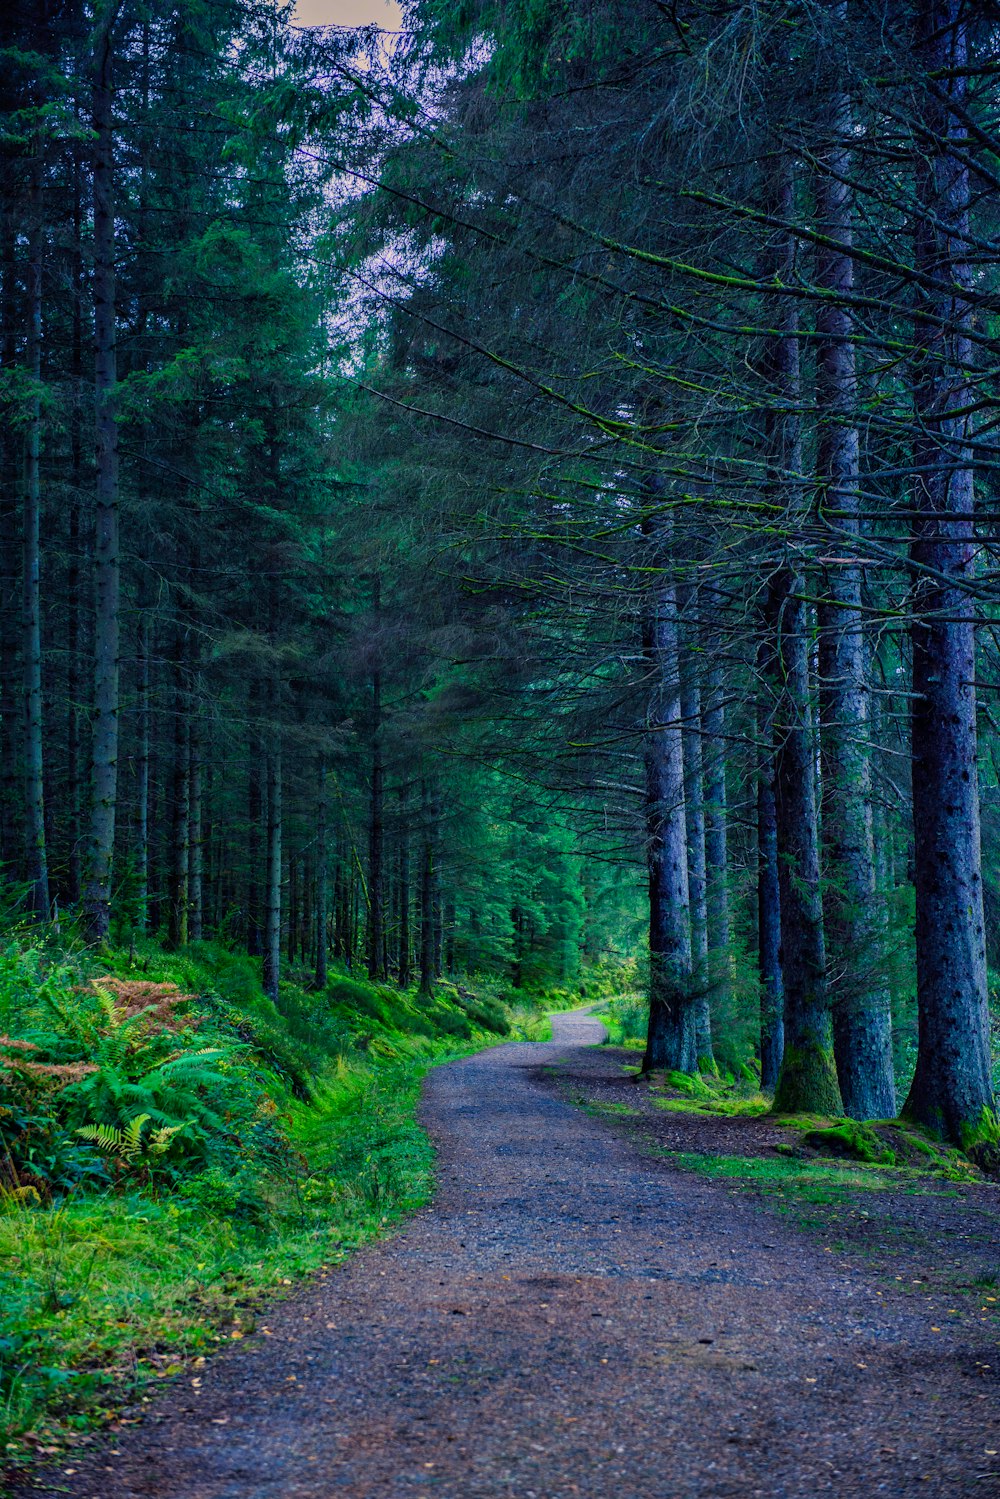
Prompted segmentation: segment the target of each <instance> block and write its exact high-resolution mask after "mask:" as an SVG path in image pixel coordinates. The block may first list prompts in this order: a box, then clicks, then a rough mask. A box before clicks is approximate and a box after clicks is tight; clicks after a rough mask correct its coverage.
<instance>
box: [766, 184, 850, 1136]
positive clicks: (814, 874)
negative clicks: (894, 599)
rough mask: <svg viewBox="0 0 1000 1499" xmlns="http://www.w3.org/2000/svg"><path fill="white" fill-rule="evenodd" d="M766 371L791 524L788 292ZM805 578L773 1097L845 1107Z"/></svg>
mask: <svg viewBox="0 0 1000 1499" xmlns="http://www.w3.org/2000/svg"><path fill="white" fill-rule="evenodd" d="M774 207H775V210H776V214H777V216H778V217H780V218H782V219H784V220H786V221H788V220H789V219H790V218H791V217H792V215H793V213H794V210H795V177H794V168H793V166H792V162H791V160H790V158H788V157H787V156H782V157H781V158H780V160H779V161H778V162H777V164H776V167H775V182H774ZM794 254H795V251H794V243H793V241H792V239H791V237H790V236H789V235H787V234H784V233H781V234H780V235H779V236H778V237H776V239H775V241H774V242H773V244H772V250H771V256H772V263H771V265H770V267H769V270H770V271H771V273H772V274H773V275H774V277H775V278H776V279H778V280H780V281H781V282H783V283H784V284H785V285H789V284H790V283H791V281H792V280H793V279H794V276H795V267H794ZM771 311H772V316H773V319H774V322H775V323H776V327H775V331H774V332H773V333H771V334H770V335H769V336H768V348H767V357H766V373H767V376H768V380H769V385H770V390H769V392H768V399H769V402H770V409H769V412H768V429H769V430H768V445H769V448H770V452H769V461H770V464H771V487H772V491H773V493H774V495H775V497H777V498H780V499H782V500H783V502H784V504H785V506H786V510H787V514H788V516H789V522H790V524H791V525H793V526H794V525H795V524H796V522H797V520H798V518H799V517H800V516H801V514H802V510H803V494H802V481H801V475H802V437H801V418H800V417H799V415H798V408H799V403H800V400H801V393H800V381H799V345H798V314H797V311H796V304H795V303H794V302H793V301H792V300H791V298H787V297H786V298H781V299H779V300H778V302H777V303H776V305H774V306H773V308H772V309H771ZM804 582H805V580H804V577H803V576H802V574H801V572H800V570H799V568H798V566H797V564H796V563H795V562H794V561H793V560H792V557H791V555H789V554H788V552H787V551H786V555H785V556H783V557H782V558H781V559H780V560H779V561H778V563H777V565H776V566H775V568H774V571H773V572H772V574H771V576H770V577H769V579H768V581H767V595H766V603H765V611H764V612H765V626H766V630H767V634H768V637H769V639H770V641H771V643H772V644H771V651H770V659H769V663H768V665H769V671H768V677H769V682H770V687H771V693H772V698H773V711H772V724H773V733H774V755H775V757H774V814H775V833H776V837H777V858H778V885H779V890H780V893H781V976H782V986H783V989H784V1000H785V1047H784V1054H783V1057H782V1063H781V1073H780V1076H779V1078H778V1085H777V1088H776V1090H775V1095H774V1106H775V1109H777V1110H779V1111H781V1112H785V1113H794V1112H800V1111H801V1112H810V1113H820V1114H823V1113H827V1114H839V1113H840V1110H841V1100H840V1090H839V1088H838V1086H837V1075H836V1071H835V1067H834V1058H833V1037H832V1027H831V1021H830V1006H829V998H828V994H827V976H826V948H825V943H824V937H823V900H822V895H821V890H820V869H819V824H818V811H817V803H816V745H815V736H814V731H813V710H812V701H811V692H810V670H809V668H810V657H811V648H812V640H811V631H810V627H809V617H808V610H807V607H806V604H805V602H804V600H803V592H804Z"/></svg>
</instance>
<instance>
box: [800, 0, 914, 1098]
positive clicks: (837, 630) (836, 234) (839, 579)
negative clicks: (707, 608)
mask: <svg viewBox="0 0 1000 1499" xmlns="http://www.w3.org/2000/svg"><path fill="white" fill-rule="evenodd" d="M832 19H833V20H834V22H835V24H838V25H839V26H840V27H842V28H843V27H846V22H847V5H846V0H841V3H840V4H838V5H836V6H835V7H834V12H833V17H832ZM825 71H826V72H827V73H828V72H829V67H828V68H827V69H826V70H825ZM838 83H839V80H829V89H828V97H827V98H826V99H824V100H823V105H824V117H823V119H822V120H821V124H820V129H821V131H822V132H823V135H824V138H823V140H822V141H821V144H820V152H819V164H818V168H817V171H816V175H815V193H816V207H817V227H818V229H819V231H820V233H821V234H822V235H823V236H824V243H823V244H822V245H821V246H820V248H819V249H818V250H817V252H816V279H817V281H818V283H819V285H820V286H822V287H823V288H824V290H825V291H827V292H828V293H830V294H831V295H830V297H829V298H828V299H826V300H823V301H821V302H820V303H819V304H818V309H817V313H816V331H817V334H818V336H819V344H818V348H817V358H816V402H817V413H818V430H817V479H818V483H819V490H820V500H821V503H822V504H823V506H824V507H825V509H826V510H828V511H829V512H831V513H832V518H831V522H830V524H831V525H832V526H833V528H834V530H835V532H836V538H837V539H836V550H837V551H838V553H840V555H839V556H837V558H836V559H835V560H834V562H833V563H831V564H829V565H828V566H827V568H826V573H825V587H824V589H823V590H822V601H821V603H820V606H819V625H820V637H819V677H820V695H819V701H820V723H821V738H822V771H823V789H822V812H823V872H824V912H823V914H824V924H825V939H826V944H827V949H828V958H829V963H830V968H831V969H832V970H833V971H834V972H835V973H836V975H837V979H836V990H835V991H834V990H833V989H831V1001H832V1012H833V1044H834V1054H835V1057H836V1063H837V1077H838V1080H839V1083H840V1091H841V1096H842V1098H843V1103H844V1108H845V1110H846V1112H847V1113H848V1114H850V1115H851V1116H852V1117H853V1118H855V1119H887V1118H891V1117H892V1116H893V1115H894V1114H895V1112H896V1091H895V1085H894V1082H893V1072H892V1020H891V1015H890V1008H889V989H888V985H887V983H886V981H885V975H884V971H883V960H884V925H885V923H884V919H883V915H882V912H881V911H880V908H879V900H878V892H877V888H876V880H875V850H874V845H873V839H872V795H871V793H872V776H871V753H870V743H869V741H870V727H871V724H870V714H869V694H868V676H867V669H866V660H865V637H864V628H863V618H864V616H863V614H862V599H861V568H860V566H859V565H858V562H857V561H856V559H855V553H856V541H857V537H858V534H859V522H858V483H859V468H860V457H859V455H860V445H859V440H858V428H857V370H856V358H855V351H854V343H853V334H854V328H853V317H852V315H851V313H850V311H849V310H848V307H847V305H845V304H846V303H847V302H848V301H849V299H850V298H851V296H852V294H853V290H854V274H853V270H854V267H853V261H852V258H851V253H852V245H853V222H852V217H853V209H852V206H851V199H850V186H849V184H850V180H851V178H852V175H853V162H852V151H851V149H850V145H849V142H850V139H851V132H852V115H851V103H850V98H849V96H848V95H846V94H845V93H843V92H841V91H840V88H839V87H838Z"/></svg>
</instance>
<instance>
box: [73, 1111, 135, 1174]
mask: <svg viewBox="0 0 1000 1499" xmlns="http://www.w3.org/2000/svg"><path fill="white" fill-rule="evenodd" d="M148 1123H149V1115H148V1114H136V1116H135V1118H134V1119H130V1120H129V1122H128V1124H126V1125H125V1128H124V1129H119V1128H118V1126H117V1125H115V1124H83V1125H81V1126H80V1128H79V1129H78V1130H77V1134H78V1135H79V1136H80V1138H81V1139H82V1140H89V1141H90V1142H91V1144H92V1145H96V1146H97V1147H98V1149H99V1150H105V1151H107V1153H108V1155H113V1156H117V1157H118V1159H119V1160H120V1161H124V1162H125V1163H126V1164H127V1165H131V1163H132V1162H133V1161H134V1160H135V1158H136V1156H137V1155H139V1154H140V1153H141V1151H142V1132H143V1129H144V1128H145V1126H146V1125H147V1124H148Z"/></svg>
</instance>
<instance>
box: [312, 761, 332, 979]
mask: <svg viewBox="0 0 1000 1499" xmlns="http://www.w3.org/2000/svg"><path fill="white" fill-rule="evenodd" d="M318 793H319V794H318V797H317V807H316V967H315V974H314V978H315V983H316V988H317V989H325V988H326V983H327V966H326V956H327V934H326V925H327V889H328V880H329V857H330V854H329V849H328V848H327V822H328V816H329V808H328V803H329V798H328V796H327V786H326V766H325V764H324V763H323V761H322V760H321V761H320V765H319V786H318Z"/></svg>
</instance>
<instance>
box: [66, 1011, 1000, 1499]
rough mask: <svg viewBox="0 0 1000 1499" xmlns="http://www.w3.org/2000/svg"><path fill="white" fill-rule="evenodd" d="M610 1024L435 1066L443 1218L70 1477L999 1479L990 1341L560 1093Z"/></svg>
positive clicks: (385, 1497)
mask: <svg viewBox="0 0 1000 1499" xmlns="http://www.w3.org/2000/svg"><path fill="white" fill-rule="evenodd" d="M599 1039H601V1027H600V1024H599V1022H597V1021H595V1020H593V1019H591V1018H589V1017H586V1016H583V1015H575V1016H574V1015H568V1016H557V1017H555V1020H554V1040H553V1041H552V1042H551V1043H548V1044H546V1045H537V1044H536V1045H528V1044H524V1045H510V1046H503V1047H499V1048H497V1049H496V1050H493V1051H489V1052H485V1053H482V1054H481V1055H479V1056H476V1057H470V1058H468V1059H466V1060H464V1061H461V1062H456V1063H454V1064H452V1065H449V1066H447V1067H443V1068H439V1069H438V1070H436V1071H434V1072H433V1073H431V1075H430V1076H429V1078H428V1080H427V1085H426V1091H425V1102H424V1106H423V1118H424V1122H425V1123H426V1125H427V1128H428V1129H429V1130H430V1132H431V1134H432V1135H433V1137H434V1139H435V1141H436V1142H437V1145H438V1148H439V1169H440V1190H439V1192H438V1195H437V1197H436V1199H435V1201H434V1203H433V1205H432V1206H431V1207H429V1208H427V1209H425V1210H424V1211H423V1212H421V1213H419V1214H418V1215H417V1216H416V1217H415V1218H414V1219H412V1220H411V1221H410V1222H409V1224H408V1225H407V1226H406V1228H405V1229H404V1230H402V1231H400V1232H398V1233H396V1234H395V1235H393V1236H392V1237H390V1238H387V1239H386V1240H385V1241H383V1242H381V1243H378V1244H376V1245H373V1246H371V1247H370V1248H368V1249H366V1250H364V1251H362V1252H361V1253H359V1254H358V1255H356V1256H355V1257H354V1258H353V1259H352V1260H351V1261H350V1262H349V1263H347V1264H346V1265H345V1266H343V1267H342V1268H341V1269H339V1270H337V1271H335V1272H333V1273H331V1275H330V1277H329V1278H328V1279H327V1280H325V1281H324V1282H321V1283H315V1282H314V1283H311V1284H310V1285H309V1286H308V1287H307V1288H306V1289H304V1290H303V1291H302V1292H301V1293H299V1294H298V1295H296V1296H295V1297H294V1298H293V1299H292V1300H290V1301H288V1302H286V1303H284V1304H282V1305H280V1306H278V1307H276V1308H275V1309H274V1310H273V1312H272V1314H271V1315H270V1317H269V1318H268V1324H267V1325H268V1327H269V1328H270V1329H271V1333H272V1336H270V1337H269V1338H267V1339H263V1338H262V1339H261V1340H260V1343H259V1346H256V1347H249V1346H248V1345H247V1344H246V1343H244V1344H243V1345H241V1346H240V1348H239V1349H233V1350H232V1351H229V1352H227V1353H225V1354H223V1355H222V1356H220V1357H219V1358H218V1359H216V1360H214V1361H213V1362H212V1363H211V1364H210V1365H209V1366H208V1367H207V1368H206V1369H205V1370H204V1371H203V1377H202V1382H201V1385H200V1386H199V1391H198V1394H197V1396H195V1394H194V1391H193V1389H192V1387H191V1385H190V1382H189V1380H187V1379H185V1380H182V1381H180V1382H179V1383H178V1385H177V1386H176V1387H175V1388H174V1390H173V1391H172V1392H170V1393H168V1394H165V1395H164V1397H163V1399H162V1400H161V1401H159V1402H158V1403H157V1405H156V1407H155V1416H154V1417H152V1418H151V1419H150V1420H148V1421H147V1422H146V1423H144V1424H143V1425H142V1426H141V1427H138V1428H133V1429H132V1430H131V1431H129V1433H128V1434H127V1435H126V1434H124V1433H123V1434H122V1435H121V1437H120V1440H119V1447H120V1452H119V1453H118V1454H116V1455H109V1454H107V1453H106V1452H105V1453H104V1454H99V1455H97V1456H95V1457H93V1458H88V1459H87V1461H86V1463H84V1464H81V1466H80V1467H79V1468H78V1469H77V1472H76V1473H75V1474H74V1476H72V1477H71V1478H66V1477H63V1478H62V1479H61V1485H62V1486H63V1487H62V1492H68V1493H70V1494H72V1495H78V1496H98V1495H99V1496H100V1499H168V1496H169V1499H335V1496H340V1495H343V1496H345V1499H437V1496H441V1499H444V1496H447V1499H480V1496H481V1499H494V1496H504V1499H570V1496H576V1495H580V1496H588V1499H612V1496H614V1499H686V1496H689V1495H691V1496H694V1495H697V1496H699V1499H709V1496H711V1499H722V1496H725V1499H730V1496H731V1499H737V1496H739V1499H749V1496H762V1499H775V1496H788V1499H811V1496H813V1495H836V1496H840V1499H867V1496H869V1495H879V1494H884V1495H888V1496H892V1499H895V1496H902V1495H910V1494H913V1495H922V1496H929V1495H958V1494H975V1495H978V1496H984V1495H995V1494H1000V1476H998V1475H1000V1466H998V1464H1000V1459H998V1458H997V1457H996V1456H993V1455H991V1454H990V1453H989V1452H988V1449H992V1448H1000V1441H998V1440H991V1438H990V1431H989V1423H990V1422H991V1421H995V1418H996V1414H997V1412H996V1409H995V1407H994V1406H993V1405H992V1403H991V1401H990V1400H988V1399H986V1398H984V1397H983V1396H982V1394H981V1393H980V1392H981V1391H982V1389H983V1383H982V1380H979V1381H978V1382H977V1380H976V1379H975V1377H974V1376H975V1374H976V1373H977V1372H978V1371H977V1369H976V1368H975V1367H974V1366H975V1357H979V1358H982V1356H983V1355H982V1353H981V1350H980V1353H979V1354H977V1355H975V1357H974V1350H972V1349H971V1348H970V1347H969V1346H968V1345H965V1344H964V1343H963V1342H962V1340H961V1338H960V1337H956V1336H955V1335H953V1334H952V1333H950V1332H949V1330H948V1329H944V1330H943V1332H940V1333H938V1332H933V1331H932V1330H931V1329H930V1328H929V1326H928V1322H927V1318H926V1317H924V1316H921V1315H920V1314H919V1312H917V1311H916V1310H911V1309H910V1308H909V1307H908V1306H907V1305H905V1304H904V1303H903V1302H902V1301H901V1300H894V1299H892V1298H891V1293H890V1295H889V1297H888V1299H887V1296H886V1294H884V1293H881V1292H880V1291H879V1288H878V1286H877V1284H876V1283H875V1282H874V1280H869V1279H867V1278H865V1277H864V1276H863V1275H861V1274H860V1273H858V1272H855V1271H848V1270H846V1269H845V1268H843V1267H842V1266H841V1265H839V1264H838V1263H837V1261H836V1260H835V1259H834V1258H833V1257H832V1256H831V1255H830V1253H828V1252H824V1251H823V1249H822V1248H821V1247H819V1246H818V1245H815V1244H813V1243H812V1242H811V1241H809V1240H808V1239H806V1238H804V1237H803V1236H802V1235H800V1234H797V1233H796V1232H795V1230H794V1229H792V1228H786V1227H784V1226H783V1225H780V1224H779V1225H776V1224H775V1221H774V1219H773V1217H772V1216H771V1215H769V1214H766V1213H762V1212H760V1211H759V1210H755V1209H754V1208H753V1207H752V1206H750V1205H748V1204H746V1203H745V1202H742V1201H739V1200H736V1199H734V1198H733V1197H731V1196H730V1195H729V1194H728V1193H727V1192H726V1190H725V1187H724V1186H718V1185H715V1184H712V1183H705V1182H703V1181H701V1180H699V1179H697V1178H694V1177H691V1176H689V1175H685V1174H683V1173H680V1172H677V1171H675V1170H672V1169H670V1167H669V1165H668V1164H666V1163H660V1162H658V1161H656V1160H650V1159H648V1158H645V1157H643V1156H641V1155H640V1154H638V1153H637V1152H636V1151H634V1150H633V1149H632V1148H631V1147H630V1146H629V1145H628V1144H627V1143H626V1142H624V1141H623V1140H621V1139H620V1138H619V1137H618V1136H617V1135H615V1134H613V1133H612V1132H611V1131H609V1130H608V1129H607V1128H606V1127H605V1126H603V1125H602V1124H601V1123H600V1122H599V1121H597V1120H594V1119H592V1118H590V1117H589V1116H588V1115H586V1114H584V1113H582V1112H580V1111H579V1110H577V1109H574V1108H572V1107H570V1106H569V1105H568V1104H566V1103H564V1102H563V1101H561V1100H560V1099H559V1098H558V1097H557V1096H556V1095H555V1093H554V1090H553V1089H552V1088H551V1086H550V1085H548V1084H547V1082H546V1080H545V1079H544V1077H543V1076H541V1075H540V1074H539V1071H538V1069H539V1068H540V1067H541V1066H542V1065H543V1064H551V1063H556V1064H558V1063H560V1061H566V1060H569V1059H571V1057H572V1055H573V1052H574V1049H576V1048H579V1047H580V1046H582V1045H585V1044H593V1042H595V1041H597V1040H599ZM577 1055H579V1053H577ZM609 1065H610V1063H609ZM997 1362H998V1363H1000V1358H998V1360H997ZM995 1434H996V1428H995V1426H994V1435H995Z"/></svg>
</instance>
